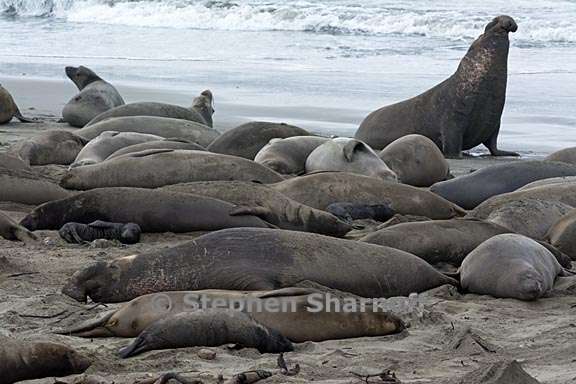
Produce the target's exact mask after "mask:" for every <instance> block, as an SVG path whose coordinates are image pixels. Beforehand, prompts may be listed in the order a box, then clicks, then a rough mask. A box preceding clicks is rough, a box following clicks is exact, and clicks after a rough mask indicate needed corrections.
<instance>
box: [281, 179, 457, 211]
mask: <svg viewBox="0 0 576 384" xmlns="http://www.w3.org/2000/svg"><path fill="white" fill-rule="evenodd" d="M271 187H272V188H274V189H275V190H277V191H278V192H281V193H283V194H284V195H286V196H288V197H290V198H291V199H294V200H296V201H299V202H300V203H302V204H305V205H308V206H310V207H313V208H317V209H323V210H324V209H326V208H327V207H328V206H329V205H330V204H333V203H340V202H348V203H360V204H386V205H389V206H390V208H391V209H392V210H394V211H395V212H397V213H400V214H405V215H406V214H409V215H416V216H425V217H429V218H431V219H450V218H452V217H455V216H463V215H464V214H465V213H466V212H465V211H464V210H462V209H461V208H460V207H458V206H456V205H454V204H452V203H450V202H449V201H447V200H445V199H443V198H441V197H439V196H438V195H435V194H433V193H431V192H428V191H424V190H421V189H418V188H415V187H411V186H409V185H404V184H398V183H389V182H386V181H383V180H380V179H376V178H373V177H368V176H362V175H355V174H352V173H345V172H321V173H314V174H311V175H305V176H300V177H296V178H293V179H290V180H285V181H282V182H280V183H276V184H272V185H271Z"/></svg>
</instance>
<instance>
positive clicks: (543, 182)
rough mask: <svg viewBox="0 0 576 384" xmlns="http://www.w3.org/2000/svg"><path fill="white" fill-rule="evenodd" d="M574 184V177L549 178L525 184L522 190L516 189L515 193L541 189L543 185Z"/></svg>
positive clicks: (575, 181) (575, 177) (575, 179)
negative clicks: (536, 188)
mask: <svg viewBox="0 0 576 384" xmlns="http://www.w3.org/2000/svg"><path fill="white" fill-rule="evenodd" d="M569 183H576V176H563V177H550V178H548V179H542V180H536V181H533V182H531V183H530V184H526V185H525V186H523V187H522V188H518V189H517V191H525V190H527V189H531V188H535V187H542V186H544V185H552V184H569Z"/></svg>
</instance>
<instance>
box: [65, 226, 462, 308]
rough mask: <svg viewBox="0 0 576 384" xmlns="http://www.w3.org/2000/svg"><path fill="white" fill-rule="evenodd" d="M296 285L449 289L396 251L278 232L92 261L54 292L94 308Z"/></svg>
mask: <svg viewBox="0 0 576 384" xmlns="http://www.w3.org/2000/svg"><path fill="white" fill-rule="evenodd" d="M159 270H161V271H163V273H161V274H159V273H158V271H159ZM303 281H311V282H314V283H317V284H320V285H322V286H325V287H328V288H332V289H337V290H339V291H343V292H350V293H352V294H355V295H359V296H364V297H392V296H402V295H404V296H407V295H409V294H410V293H412V292H422V291H425V290H428V289H432V288H435V287H438V286H440V285H444V284H456V281H455V280H453V279H451V278H449V277H447V276H445V275H443V274H441V273H440V272H438V271H436V270H435V269H434V268H432V267H431V266H430V265H429V264H428V263H426V262H425V261H424V260H422V259H420V258H418V257H416V256H414V255H411V254H409V253H406V252H403V251H400V250H396V249H392V248H388V247H381V246H378V245H373V244H366V243H361V242H357V241H352V240H343V239H336V238H333V237H327V236H322V235H317V234H311V233H304V232H295V231H286V230H283V229H282V230H280V229H257V228H243V229H229V230H222V231H217V232H213V233H209V234H206V235H203V236H200V237H198V238H196V239H195V240H194V241H191V242H187V243H184V244H182V245H179V246H176V247H172V248H165V249H162V250H159V251H155V252H149V253H144V254H140V255H134V256H129V257H124V258H120V259H116V260H114V261H112V262H110V263H106V262H103V261H101V262H97V263H95V264H93V265H90V266H88V267H86V268H84V269H82V270H80V271H78V272H76V273H75V274H74V275H73V276H72V277H71V278H70V280H69V281H68V282H67V283H66V285H65V286H64V288H63V290H62V292H63V293H64V294H66V295H68V296H70V297H72V298H74V299H76V300H78V301H85V300H86V297H87V296H89V297H91V298H92V299H93V300H94V301H96V302H121V301H127V300H132V299H134V298H136V297H138V296H141V295H144V294H147V293H154V292H161V291H179V290H198V289H229V290H240V291H253V290H272V289H278V288H286V287H292V286H295V285H297V284H298V283H299V282H303Z"/></svg>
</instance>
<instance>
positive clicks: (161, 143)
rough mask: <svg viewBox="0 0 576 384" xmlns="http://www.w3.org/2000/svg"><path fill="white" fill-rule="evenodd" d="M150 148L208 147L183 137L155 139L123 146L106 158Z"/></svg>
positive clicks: (192, 149)
mask: <svg viewBox="0 0 576 384" xmlns="http://www.w3.org/2000/svg"><path fill="white" fill-rule="evenodd" d="M149 149H184V150H188V151H205V150H206V149H205V148H204V147H202V146H201V145H199V144H196V143H193V142H190V141H188V140H183V139H162V140H153V141H148V142H145V143H140V144H134V145H129V146H127V147H124V148H121V149H119V150H117V151H116V152H114V153H113V154H111V155H110V156H108V157H107V158H106V160H110V159H115V158H116V157H120V156H122V155H126V154H129V153H136V152H142V151H147V150H149Z"/></svg>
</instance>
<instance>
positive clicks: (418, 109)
mask: <svg viewBox="0 0 576 384" xmlns="http://www.w3.org/2000/svg"><path fill="white" fill-rule="evenodd" d="M517 29H518V26H517V25H516V22H515V21H514V20H513V19H512V18H511V17H509V16H498V17H496V18H495V19H494V20H492V21H491V22H490V23H489V24H488V25H487V26H486V28H485V30H484V33H483V34H482V35H481V36H480V37H478V39H476V41H474V43H472V46H471V47H470V49H469V50H468V52H467V53H466V56H464V58H463V59H462V61H461V62H460V65H459V66H458V69H457V70H456V73H454V74H453V75H452V76H451V77H450V78H448V79H447V80H445V81H443V82H442V83H440V84H438V85H437V86H435V87H434V88H432V89H430V90H428V91H426V92H424V93H423V94H421V95H419V96H416V97H414V98H412V99H409V100H405V101H402V102H400V103H397V104H394V105H390V106H387V107H384V108H381V109H379V110H377V111H374V112H372V113H371V114H369V115H368V117H366V119H365V120H364V121H363V122H362V124H360V127H359V128H358V131H357V132H356V138H357V139H359V140H362V141H365V142H366V143H367V144H368V145H370V146H371V147H372V148H376V149H383V148H384V147H386V146H387V145H388V144H390V143H391V142H393V141H394V140H396V139H398V138H400V137H402V136H405V135H409V134H413V133H416V134H420V135H423V136H426V137H428V138H429V139H430V140H432V141H433V142H434V143H435V144H436V145H437V146H438V148H440V149H441V150H442V152H443V153H444V155H446V156H449V157H460V156H461V152H462V150H464V149H470V148H474V147H475V146H477V145H479V144H484V145H485V146H486V147H487V148H488V149H489V150H490V153H491V154H492V155H494V156H511V155H514V156H517V155H518V154H516V153H514V152H506V151H501V150H499V149H497V139H498V133H499V131H500V118H501V116H502V111H503V109H504V103H505V100H506V82H507V76H508V50H509V46H510V41H509V40H508V33H509V32H516V30H517Z"/></svg>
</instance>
